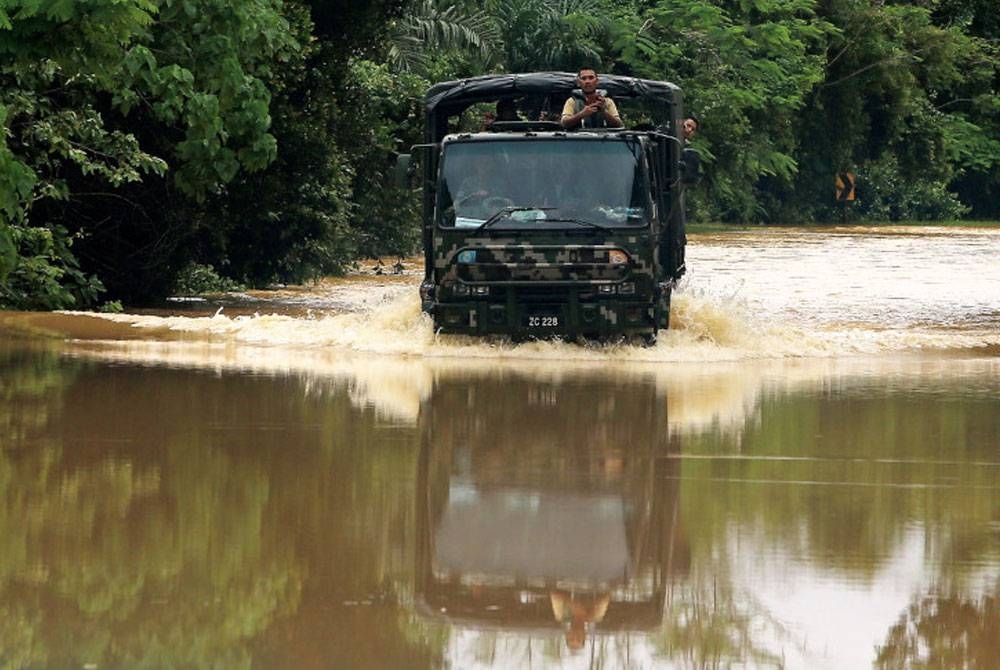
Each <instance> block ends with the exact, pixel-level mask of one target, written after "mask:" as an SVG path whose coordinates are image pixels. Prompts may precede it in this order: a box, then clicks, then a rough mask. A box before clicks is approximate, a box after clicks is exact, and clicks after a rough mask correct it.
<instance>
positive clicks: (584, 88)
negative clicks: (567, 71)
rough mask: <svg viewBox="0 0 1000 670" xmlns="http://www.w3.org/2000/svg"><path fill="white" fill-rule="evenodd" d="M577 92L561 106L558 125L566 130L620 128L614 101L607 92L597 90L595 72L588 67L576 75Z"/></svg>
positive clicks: (620, 124) (619, 118)
mask: <svg viewBox="0 0 1000 670" xmlns="http://www.w3.org/2000/svg"><path fill="white" fill-rule="evenodd" d="M576 83H577V85H578V86H579V87H580V88H579V90H576V91H573V95H572V96H570V97H569V99H567V100H566V104H565V105H563V111H562V118H560V120H559V123H560V124H561V125H562V127H563V128H566V129H567V130H569V129H572V128H621V127H622V119H621V116H619V114H618V107H617V106H616V105H615V101H614V100H612V99H611V98H609V97H607V91H601V90H598V88H597V83H598V78H597V72H596V71H595V70H594V69H593V68H590V67H584V68H580V71H579V72H578V73H577V75H576Z"/></svg>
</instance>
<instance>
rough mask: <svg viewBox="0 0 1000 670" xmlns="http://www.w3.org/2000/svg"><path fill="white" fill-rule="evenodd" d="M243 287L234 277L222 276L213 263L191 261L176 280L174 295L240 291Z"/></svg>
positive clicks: (178, 274)
mask: <svg viewBox="0 0 1000 670" xmlns="http://www.w3.org/2000/svg"><path fill="white" fill-rule="evenodd" d="M242 288H243V287H242V286H240V285H239V284H237V283H236V282H234V281H233V280H232V279H227V278H226V277H220V276H219V274H218V273H217V272H216V271H215V268H213V267H212V266H211V265H200V264H198V263H189V264H188V265H187V266H185V267H184V268H183V269H182V270H181V271H180V272H179V273H177V279H176V280H174V288H173V290H172V291H171V293H173V294H174V295H200V294H202V293H224V292H226V291H238V290H240V289H242Z"/></svg>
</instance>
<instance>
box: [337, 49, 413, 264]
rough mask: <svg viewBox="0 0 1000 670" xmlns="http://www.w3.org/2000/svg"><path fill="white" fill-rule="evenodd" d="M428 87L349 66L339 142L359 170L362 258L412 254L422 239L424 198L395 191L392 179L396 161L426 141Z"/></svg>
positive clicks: (354, 220)
mask: <svg viewBox="0 0 1000 670" xmlns="http://www.w3.org/2000/svg"><path fill="white" fill-rule="evenodd" d="M426 87H427V82H426V80H423V79H421V78H418V77H416V76H413V75H405V74H394V73H392V72H391V71H390V69H389V68H388V66H386V65H380V64H377V63H373V62H371V61H364V60H354V61H351V63H350V64H349V71H348V78H347V80H346V81H345V82H344V84H343V86H342V88H341V90H340V91H339V94H340V96H342V97H341V99H342V100H343V101H345V103H344V104H342V105H341V107H340V113H341V115H340V116H339V117H338V118H337V120H336V136H337V144H338V146H341V147H344V149H345V159H346V160H347V161H348V162H349V163H350V164H351V165H353V166H354V175H353V180H352V198H351V200H352V203H353V208H352V212H351V219H350V222H351V228H352V230H353V231H354V233H355V234H356V235H357V251H358V253H359V254H361V255H362V256H366V257H375V256H380V255H406V254H410V253H412V252H413V251H414V250H415V248H416V245H417V243H418V241H419V239H420V223H419V222H420V213H419V209H418V205H419V198H418V197H416V194H414V193H413V192H412V191H411V190H410V189H409V188H405V187H400V186H397V185H395V184H394V183H393V175H394V170H395V160H396V155H397V154H398V153H409V151H410V147H411V146H412V145H414V144H417V143H419V142H420V141H421V138H422V131H423V125H422V124H423V115H422V113H421V109H422V105H421V103H422V101H423V93H424V91H425V90H426ZM347 101H350V102H347Z"/></svg>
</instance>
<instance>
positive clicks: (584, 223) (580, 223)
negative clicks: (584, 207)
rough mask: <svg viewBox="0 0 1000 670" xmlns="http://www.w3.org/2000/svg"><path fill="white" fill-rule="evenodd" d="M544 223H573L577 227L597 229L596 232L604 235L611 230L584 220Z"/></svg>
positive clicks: (553, 220)
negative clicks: (602, 232) (601, 231)
mask: <svg viewBox="0 0 1000 670" xmlns="http://www.w3.org/2000/svg"><path fill="white" fill-rule="evenodd" d="M545 222H546V223H575V224H577V225H578V226H584V227H585V228H597V229H598V230H603V231H604V232H605V233H610V232H611V229H610V228H608V227H607V226H602V225H601V224H599V223H594V222H593V221H587V220H586V219H545Z"/></svg>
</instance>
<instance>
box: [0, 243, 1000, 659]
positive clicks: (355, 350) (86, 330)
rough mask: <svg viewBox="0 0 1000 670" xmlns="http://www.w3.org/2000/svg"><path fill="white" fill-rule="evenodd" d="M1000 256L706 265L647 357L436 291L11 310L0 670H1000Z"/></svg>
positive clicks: (756, 249) (916, 254)
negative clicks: (517, 328)
mask: <svg viewBox="0 0 1000 670" xmlns="http://www.w3.org/2000/svg"><path fill="white" fill-rule="evenodd" d="M998 257H1000V230H985V229H935V228H914V229H903V228H900V229H890V228H878V229H861V228H844V229H836V230H825V231H814V230H791V229H790V230H780V231H774V230H769V231H761V232H758V231H751V232H746V233H732V234H727V235H718V236H714V235H701V236H692V239H691V242H690V244H689V247H688V265H689V268H690V270H689V274H688V276H687V277H686V278H685V281H684V283H683V285H682V287H681V290H680V291H679V292H678V294H676V295H675V299H674V307H675V314H674V318H673V326H674V328H673V329H672V330H671V331H670V332H669V333H666V334H665V335H663V336H661V339H660V342H659V343H658V344H657V346H656V347H654V348H650V349H643V348H639V347H629V346H620V345H619V346H581V345H577V344H566V343H557V342H536V343H525V344H521V345H511V344H508V343H504V342H478V341H475V340H472V339H466V338H448V337H439V336H435V335H434V333H433V332H432V331H431V327H430V325H429V322H428V321H427V320H426V319H425V318H424V317H422V316H421V315H420V314H419V307H418V300H417V298H416V285H417V283H418V281H419V277H418V276H417V273H416V272H415V271H414V272H411V273H408V274H404V275H402V276H390V277H375V276H372V275H370V274H369V275H368V276H361V277H354V278H350V279H346V280H338V281H333V280H331V281H327V282H323V283H321V284H318V285H316V286H311V287H305V288H293V289H287V290H283V291H277V292H271V293H253V294H247V295H239V296H227V297H225V298H220V299H219V300H217V301H209V302H190V303H177V304H175V305H174V306H173V310H174V312H173V314H167V313H163V312H158V313H144V314H128V315H116V316H98V315H92V314H91V315H87V314H18V313H0V399H2V402H0V667H4V668H6V667H11V668H49V667H54V668H118V667H124V668H132V667H225V668H228V667H248V668H370V667H371V668H437V667H448V668H514V667H516V668H549V667H563V668H619V667H622V668H717V667H720V668H726V667H734V666H735V667H750V668H757V667H761V668H777V667H784V668H834V669H840V668H862V667H873V666H874V667H878V668H904V667H907V668H908V667H946V668H958V667H982V668H986V667H994V664H995V663H996V659H998V658H1000V263H997V262H996V259H997V258H998ZM414 270H415V268H414ZM220 308H221V311H219V310H220Z"/></svg>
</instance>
